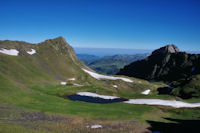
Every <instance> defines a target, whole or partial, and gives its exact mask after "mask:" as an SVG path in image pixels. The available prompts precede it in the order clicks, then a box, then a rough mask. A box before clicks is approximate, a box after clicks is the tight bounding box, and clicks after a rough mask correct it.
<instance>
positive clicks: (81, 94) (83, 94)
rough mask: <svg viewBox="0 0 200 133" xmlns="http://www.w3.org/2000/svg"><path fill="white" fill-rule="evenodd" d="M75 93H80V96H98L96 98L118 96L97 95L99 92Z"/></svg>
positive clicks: (114, 97)
mask: <svg viewBox="0 0 200 133" xmlns="http://www.w3.org/2000/svg"><path fill="white" fill-rule="evenodd" d="M76 94H77V95H80V96H89V97H98V98H103V99H116V98H119V97H116V96H107V95H99V94H96V93H92V92H79V93H76Z"/></svg>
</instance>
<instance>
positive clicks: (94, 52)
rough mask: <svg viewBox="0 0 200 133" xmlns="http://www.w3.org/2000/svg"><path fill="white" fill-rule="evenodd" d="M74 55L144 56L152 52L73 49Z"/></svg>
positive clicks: (141, 50)
mask: <svg viewBox="0 0 200 133" xmlns="http://www.w3.org/2000/svg"><path fill="white" fill-rule="evenodd" d="M74 50H75V52H76V54H90V55H96V56H100V57H101V56H111V55H116V54H129V55H133V54H144V53H151V52H152V50H145V49H119V48H74Z"/></svg>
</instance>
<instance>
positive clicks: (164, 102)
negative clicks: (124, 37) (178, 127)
mask: <svg viewBox="0 0 200 133" xmlns="http://www.w3.org/2000/svg"><path fill="white" fill-rule="evenodd" d="M76 94H77V95H80V96H88V97H98V98H102V99H116V98H120V97H116V96H108V95H99V94H96V93H92V92H79V93H76ZM123 103H128V104H146V105H161V106H171V107H174V108H196V107H200V103H186V102H181V101H176V100H162V99H129V100H128V101H124V102H123Z"/></svg>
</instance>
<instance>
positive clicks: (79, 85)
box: [73, 83, 84, 87]
mask: <svg viewBox="0 0 200 133" xmlns="http://www.w3.org/2000/svg"><path fill="white" fill-rule="evenodd" d="M73 85H74V86H78V87H81V86H84V85H81V84H76V83H74V84H73Z"/></svg>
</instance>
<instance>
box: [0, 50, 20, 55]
mask: <svg viewBox="0 0 200 133" xmlns="http://www.w3.org/2000/svg"><path fill="white" fill-rule="evenodd" d="M0 53H3V54H7V55H11V56H18V54H19V51H17V50H16V49H0Z"/></svg>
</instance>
